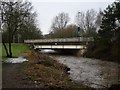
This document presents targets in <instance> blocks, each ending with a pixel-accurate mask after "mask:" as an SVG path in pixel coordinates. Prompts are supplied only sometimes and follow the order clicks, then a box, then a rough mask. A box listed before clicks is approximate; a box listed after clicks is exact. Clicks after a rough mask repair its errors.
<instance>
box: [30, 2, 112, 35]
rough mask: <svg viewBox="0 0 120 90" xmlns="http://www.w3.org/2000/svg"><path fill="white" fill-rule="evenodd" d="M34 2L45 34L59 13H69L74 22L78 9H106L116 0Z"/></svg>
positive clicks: (40, 25) (39, 25)
mask: <svg viewBox="0 0 120 90" xmlns="http://www.w3.org/2000/svg"><path fill="white" fill-rule="evenodd" d="M29 1H31V2H32V4H33V7H34V11H36V12H37V14H38V17H37V20H38V22H37V23H38V27H39V28H40V29H41V31H42V32H43V34H47V33H49V31H50V26H51V24H52V23H51V22H52V20H53V18H54V17H55V16H56V15H58V13H61V12H65V13H68V14H69V17H70V22H69V24H70V23H74V19H75V15H76V13H77V12H78V11H87V10H90V9H94V10H96V11H99V9H100V8H101V9H102V10H103V9H105V8H106V7H107V6H108V5H109V4H111V3H112V2H113V1H114V0H97V1H96V0H29Z"/></svg>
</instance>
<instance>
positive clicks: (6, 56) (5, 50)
mask: <svg viewBox="0 0 120 90" xmlns="http://www.w3.org/2000/svg"><path fill="white" fill-rule="evenodd" d="M3 46H4V48H5V51H6V54H7V56H6V57H9V53H8V49H7V47H6V45H5V43H4V42H3Z"/></svg>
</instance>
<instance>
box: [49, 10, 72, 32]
mask: <svg viewBox="0 0 120 90" xmlns="http://www.w3.org/2000/svg"><path fill="white" fill-rule="evenodd" d="M69 19H70V18H69V16H68V14H67V13H64V12H62V13H59V14H58V16H56V17H55V18H54V19H53V22H52V26H51V29H52V32H53V33H54V32H56V31H59V30H62V29H64V28H65V27H66V25H67V24H68V22H69Z"/></svg>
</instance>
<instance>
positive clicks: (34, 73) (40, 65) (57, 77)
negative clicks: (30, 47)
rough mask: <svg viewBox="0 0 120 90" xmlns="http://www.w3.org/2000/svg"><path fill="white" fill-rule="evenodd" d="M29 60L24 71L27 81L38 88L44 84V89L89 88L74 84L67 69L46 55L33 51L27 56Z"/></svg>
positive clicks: (70, 89)
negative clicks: (33, 83)
mask: <svg viewBox="0 0 120 90" xmlns="http://www.w3.org/2000/svg"><path fill="white" fill-rule="evenodd" d="M27 59H28V60H29V62H28V64H27V65H26V67H25V69H24V70H25V73H26V75H27V79H29V80H31V81H33V82H35V83H36V85H37V86H38V87H39V85H40V84H42V85H44V88H50V87H52V88H61V89H69V90H72V89H73V88H74V89H76V88H88V87H87V86H85V85H82V84H76V83H74V82H72V81H71V80H70V79H69V77H68V74H67V73H66V70H67V67H66V66H64V65H63V64H60V63H58V62H57V61H56V60H54V59H53V58H51V57H49V56H47V55H45V54H42V53H38V52H35V51H32V52H31V53H29V54H28V55H27Z"/></svg>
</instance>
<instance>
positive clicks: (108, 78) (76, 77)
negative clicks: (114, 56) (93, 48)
mask: <svg viewBox="0 0 120 90" xmlns="http://www.w3.org/2000/svg"><path fill="white" fill-rule="evenodd" d="M41 52H43V53H47V54H49V55H50V56H51V57H53V58H55V59H56V60H57V61H58V62H59V63H62V64H65V65H66V66H68V67H69V68H70V71H69V72H68V73H70V74H69V76H70V78H71V80H73V81H75V82H77V83H83V84H85V85H88V86H90V87H93V88H108V87H110V86H111V85H113V84H118V83H120V78H119V76H120V65H119V64H117V63H113V62H108V61H103V60H98V59H90V58H83V57H76V56H73V55H65V54H64V55H63V54H60V53H57V52H55V51H52V50H43V51H41Z"/></svg>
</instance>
